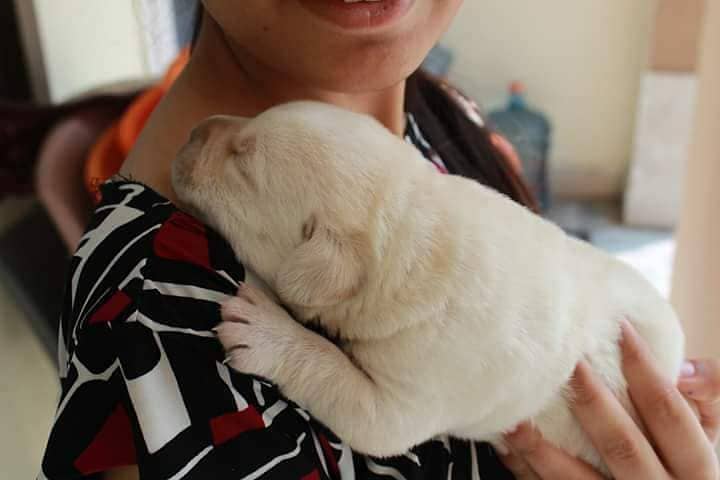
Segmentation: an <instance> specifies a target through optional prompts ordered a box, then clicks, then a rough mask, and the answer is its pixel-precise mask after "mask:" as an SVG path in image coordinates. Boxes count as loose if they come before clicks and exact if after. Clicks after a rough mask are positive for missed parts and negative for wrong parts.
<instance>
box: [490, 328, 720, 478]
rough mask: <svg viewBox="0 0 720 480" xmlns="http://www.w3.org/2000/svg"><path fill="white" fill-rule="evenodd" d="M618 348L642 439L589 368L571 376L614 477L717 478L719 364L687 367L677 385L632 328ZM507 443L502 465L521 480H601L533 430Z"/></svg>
mask: <svg viewBox="0 0 720 480" xmlns="http://www.w3.org/2000/svg"><path fill="white" fill-rule="evenodd" d="M622 347H623V371H624V373H625V377H626V378H627V380H628V389H629V391H630V396H631V398H632V400H633V403H634V405H635V408H636V410H637V411H638V413H639V415H640V417H641V419H642V425H643V427H644V430H646V431H647V436H646V435H644V434H643V429H641V427H639V426H638V425H636V423H635V421H634V420H633V419H632V418H631V416H630V415H629V414H628V413H626V412H625V411H624V410H623V408H622V407H621V405H620V403H619V402H618V401H617V400H616V399H615V398H614V396H613V395H612V394H611V393H610V391H609V390H608V389H607V388H605V387H604V385H603V384H602V382H601V381H600V380H599V379H598V378H597V377H596V376H595V375H594V374H593V373H592V371H591V370H590V368H589V367H588V366H587V364H585V363H581V364H580V365H579V366H578V368H577V370H576V373H575V376H574V378H573V387H574V389H575V391H576V393H577V398H578V401H577V402H576V404H575V406H574V413H575V415H576V417H577V419H578V421H579V422H580V423H581V424H582V425H583V427H584V429H585V431H586V433H587V434H588V436H589V437H590V439H591V440H592V441H593V443H594V444H595V446H596V448H597V449H598V451H599V452H600V453H601V455H602V456H603V459H604V460H605V462H606V464H607V465H608V467H609V469H610V471H611V472H612V474H613V475H614V477H615V479H616V480H635V479H640V478H642V479H646V478H647V479H653V480H718V479H719V478H720V467H719V466H718V458H717V456H716V454H715V452H714V445H715V444H716V443H717V442H718V438H719V436H720V362H718V361H715V360H708V361H705V360H704V361H695V362H692V363H691V364H690V365H691V366H689V368H687V369H686V371H685V373H686V375H685V376H683V377H682V378H681V379H680V382H679V384H678V386H677V387H676V386H674V385H673V384H672V382H671V381H670V380H669V379H667V378H665V377H664V376H663V375H662V373H661V372H660V371H659V370H658V368H657V367H656V366H655V364H654V362H653V358H652V354H651V353H650V351H649V349H648V348H647V346H646V345H645V344H644V342H643V341H642V340H641V339H640V337H639V336H638V335H637V333H636V332H635V331H634V330H633V328H632V327H631V326H630V325H629V324H625V326H624V327H623V344H622ZM683 395H685V397H686V398H683ZM507 440H508V443H509V445H510V447H511V450H512V453H511V454H509V455H508V456H505V457H504V459H503V460H504V462H505V464H506V465H507V467H508V468H509V469H511V470H512V471H513V473H514V474H515V475H516V477H517V478H518V480H551V479H552V480H564V479H574V480H601V479H602V478H603V477H601V476H600V475H599V474H598V473H597V472H595V471H594V470H592V469H591V468H590V467H589V466H588V465H587V464H585V463H583V462H581V461H579V460H577V459H575V458H574V457H571V456H570V455H568V454H566V453H565V452H563V451H560V450H559V449H557V448H556V447H554V446H553V445H551V444H549V443H548V442H546V441H544V440H543V439H542V437H541V435H540V434H539V433H538V432H537V431H535V430H533V429H532V427H531V426H530V425H523V426H522V427H520V428H519V429H518V430H517V431H516V432H514V433H512V434H510V435H509V436H508V437H507Z"/></svg>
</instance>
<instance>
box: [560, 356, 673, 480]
mask: <svg viewBox="0 0 720 480" xmlns="http://www.w3.org/2000/svg"><path fill="white" fill-rule="evenodd" d="M571 384H572V387H573V391H574V397H573V402H572V404H571V408H572V410H573V413H574V414H575V417H576V418H577V419H578V421H579V422H580V424H581V425H582V427H583V428H584V429H585V432H586V433H587V434H588V436H589V437H590V440H591V441H592V443H593V445H595V448H596V449H597V450H598V452H599V453H600V455H601V456H602V458H603V460H604V461H605V463H606V464H607V466H608V468H609V469H610V471H611V472H612V474H613V476H614V477H615V478H642V479H646V478H647V479H651V478H652V479H663V478H667V474H666V472H665V469H664V468H663V466H662V464H661V463H660V460H659V459H658V458H657V455H656V454H655V452H654V451H653V449H652V447H651V446H650V443H649V442H648V441H647V439H646V438H645V436H644V435H643V434H642V433H641V431H640V429H639V428H638V426H637V425H636V424H635V422H634V421H633V420H632V418H631V417H630V415H628V413H627V412H626V411H625V409H624V408H623V407H622V405H620V402H619V401H618V400H617V399H616V398H615V396H614V395H613V394H612V393H611V392H610V391H609V390H608V389H607V388H606V387H605V385H604V384H603V383H602V381H601V380H600V379H598V378H597V377H596V376H595V375H594V374H593V373H592V370H591V369H590V366H589V365H588V364H587V363H586V362H580V363H579V364H578V366H577V368H576V369H575V374H574V375H573V378H572V381H571Z"/></svg>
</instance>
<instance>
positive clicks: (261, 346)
mask: <svg viewBox="0 0 720 480" xmlns="http://www.w3.org/2000/svg"><path fill="white" fill-rule="evenodd" d="M221 314H222V319H223V322H222V323H221V324H220V325H219V326H218V327H217V328H215V332H216V333H217V335H218V338H219V339H220V342H221V343H222V345H223V347H224V348H225V352H226V363H228V364H229V365H230V366H231V367H232V368H233V369H235V370H237V371H239V372H243V373H248V374H251V375H257V376H261V377H265V378H268V379H270V380H274V379H275V377H277V376H278V373H279V372H278V368H280V365H281V364H282V359H283V358H284V357H285V355H286V354H287V352H286V351H285V350H286V349H287V348H288V347H289V346H290V345H293V344H294V343H296V340H297V339H298V337H299V336H301V335H302V332H303V329H302V327H301V326H300V325H299V324H297V323H296V322H295V320H294V319H293V318H292V317H291V316H290V314H289V313H288V312H287V311H286V310H285V309H283V308H282V307H281V306H280V305H277V304H276V303H274V302H273V301H272V300H271V299H270V298H269V297H268V296H267V295H265V294H264V293H263V292H262V291H260V290H259V289H257V288H254V287H251V286H249V285H246V284H243V285H241V286H240V288H239V289H238V292H237V295H236V296H235V297H233V298H231V299H230V300H227V301H226V302H225V303H223V305H222V309H221Z"/></svg>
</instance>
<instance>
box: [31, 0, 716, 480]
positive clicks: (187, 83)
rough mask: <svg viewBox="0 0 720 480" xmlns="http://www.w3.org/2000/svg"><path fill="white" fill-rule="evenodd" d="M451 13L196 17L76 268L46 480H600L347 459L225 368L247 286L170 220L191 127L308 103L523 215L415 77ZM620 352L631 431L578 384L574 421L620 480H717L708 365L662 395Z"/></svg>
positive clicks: (521, 455) (490, 454) (436, 2)
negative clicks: (236, 305)
mask: <svg viewBox="0 0 720 480" xmlns="http://www.w3.org/2000/svg"><path fill="white" fill-rule="evenodd" d="M461 3H462V2H461V0H376V1H361V2H346V1H343V0H244V1H233V0H204V1H203V2H202V10H201V11H202V16H201V25H200V28H199V30H198V35H197V41H196V43H195V46H194V51H193V54H192V58H191V60H190V62H189V64H188V66H187V68H186V70H185V71H184V72H183V73H182V75H181V76H180V77H179V78H178V80H177V82H176V83H175V84H174V86H173V87H172V89H171V90H170V91H169V93H168V95H167V96H166V98H165V99H164V100H163V102H162V103H161V104H160V105H159V107H158V108H157V109H156V111H155V112H154V113H153V116H152V117H151V119H150V121H149V122H148V124H147V126H146V128H145V130H144V132H143V134H142V135H141V137H140V138H139V140H138V142H137V144H136V146H135V148H134V150H133V151H132V152H131V154H130V156H129V157H128V159H127V160H126V162H125V164H124V166H123V168H122V171H121V174H120V175H121V176H119V177H117V178H115V179H113V181H111V182H109V183H107V184H106V185H105V186H104V187H103V189H102V201H101V202H100V204H99V206H98V208H97V210H96V213H95V215H94V217H93V219H92V221H91V224H90V225H89V227H88V231H87V233H86V234H85V236H84V237H83V239H82V241H81V243H80V247H79V248H78V251H77V252H76V254H75V256H74V257H73V261H72V264H71V273H70V276H69V282H68V289H67V297H66V302H65V307H64V311H63V317H62V322H61V342H60V343H61V358H60V367H61V372H60V374H61V381H62V387H63V388H62V397H61V399H60V403H59V407H58V413H57V417H56V423H55V425H54V427H53V430H52V432H51V434H50V440H49V443H48V447H47V450H46V454H45V458H44V461H43V471H42V474H41V478H47V479H49V480H54V479H70V478H86V477H89V476H91V475H94V474H101V475H104V477H105V478H109V479H118V478H177V479H179V478H215V479H224V478H228V479H229V478H247V479H259V478H262V479H271V478H277V479H295V478H297V479H327V478H329V479H339V478H342V479H347V478H358V479H360V478H367V479H371V478H401V479H403V478H405V479H445V478H453V479H463V478H467V479H477V478H491V479H496V478H497V479H501V478H513V476H514V478H518V479H521V480H522V479H543V480H544V479H560V480H562V479H564V478H567V479H589V480H591V479H598V478H601V477H600V476H599V474H598V473H597V472H595V471H593V470H592V469H591V468H589V467H588V466H587V465H586V464H583V463H582V462H580V461H578V460H576V459H574V458H572V457H570V456H569V455H567V454H565V453H564V452H562V451H559V450H557V449H555V448H553V447H551V446H550V445H548V444H547V443H545V442H543V440H542V439H541V438H539V437H538V436H537V434H535V433H534V432H533V430H532V428H531V427H529V426H521V427H519V428H518V430H517V431H515V432H513V433H511V434H509V436H508V443H509V445H510V446H511V453H510V454H508V455H505V456H500V455H498V454H497V453H495V452H494V451H493V450H492V449H491V448H490V447H488V446H487V445H484V444H473V443H468V442H462V441H458V440H456V439H452V438H438V439H435V440H433V441H430V442H428V443H426V444H424V445H421V446H419V447H417V448H415V449H413V450H412V451H411V452H408V453H407V454H406V455H404V456H400V457H395V458H389V459H374V458H369V457H363V456H361V455H358V454H355V453H353V452H351V451H350V450H349V449H348V448H347V447H346V446H344V445H343V443H342V439H338V438H336V437H335V436H334V435H333V433H332V432H330V431H328V430H327V429H326V428H325V427H323V426H322V425H320V424H319V423H318V422H317V421H315V420H314V419H312V418H311V417H310V416H309V415H308V414H307V413H306V412H304V411H303V410H301V409H299V408H298V407H297V406H295V405H293V404H292V403H291V400H292V399H289V400H288V399H284V398H282V397H281V396H280V394H279V392H278V391H277V389H276V388H275V387H274V386H273V385H271V384H269V383H267V382H266V381H264V380H263V379H260V378H254V377H249V376H244V375H239V374H237V373H235V372H233V371H231V370H230V369H229V368H228V367H227V366H225V365H223V363H222V360H223V357H224V355H223V352H222V349H221V347H220V345H219V343H218V342H217V339H216V338H215V335H214V333H213V331H212V330H213V328H214V327H215V326H216V325H217V324H218V323H219V322H220V312H219V309H218V304H219V303H220V302H222V301H223V300H225V299H227V298H229V297H231V296H232V295H234V294H235V291H236V290H237V287H238V285H239V284H240V283H241V282H248V283H249V282H251V279H250V278H249V276H248V274H247V272H246V271H245V269H244V267H243V265H241V264H239V263H238V261H237V260H236V257H235V255H234V252H233V250H232V249H231V248H230V246H229V245H228V243H227V242H226V241H225V240H224V239H223V238H221V237H220V236H219V235H218V234H217V233H215V232H214V231H213V230H211V229H209V228H208V227H206V226H204V225H202V224H201V223H200V222H199V221H197V220H196V219H195V218H193V217H192V216H190V215H189V214H187V213H183V212H181V211H179V210H178V209H177V208H176V207H175V206H174V202H175V201H176V197H175V195H174V192H173V190H172V187H171V179H170V167H171V163H172V161H173V159H174V158H175V156H176V155H177V152H178V150H179V149H180V147H181V146H182V145H183V144H184V143H185V142H186V140H187V138H188V136H189V134H190V132H191V131H192V129H193V127H194V126H195V125H196V124H198V123H200V122H201V121H202V120H203V119H205V118H207V117H209V116H212V115H216V114H224V115H237V116H244V117H252V116H255V115H257V114H259V113H260V112H263V111H265V110H267V109H268V108H270V107H272V106H274V105H277V104H280V103H285V102H288V101H291V100H297V99H315V100H320V101H324V102H327V103H331V104H334V105H337V106H340V107H343V108H346V109H350V110H353V111H357V112H361V113H365V114H368V115H371V116H373V117H375V118H376V119H377V120H378V121H380V122H381V123H382V124H383V125H384V126H385V127H387V128H388V129H389V130H390V131H392V132H394V133H395V134H397V135H398V136H403V137H406V139H407V140H408V141H409V142H411V143H413V144H414V145H416V146H417V148H418V149H420V150H421V151H422V152H423V154H424V155H425V156H426V157H427V159H428V161H429V162H432V164H434V165H435V167H436V168H437V169H438V170H441V171H449V172H450V173H455V174H461V175H464V176H467V177H469V178H472V179H475V180H477V181H479V182H482V183H484V184H486V185H488V186H490V187H492V188H494V189H496V190H498V191H500V192H501V193H504V194H506V195H507V196H509V197H510V198H512V199H513V200H515V201H517V202H519V203H522V204H525V205H527V206H530V207H532V205H533V201H532V198H531V196H530V195H529V194H528V191H527V189H526V188H525V187H524V185H523V183H522V181H521V179H520V178H519V176H518V173H517V171H516V170H515V169H514V168H513V167H512V166H511V163H510V162H509V161H507V159H506V156H505V155H504V154H503V151H502V149H499V148H498V147H497V145H498V142H497V141H494V140H493V137H492V135H491V134H490V132H489V131H488V130H487V129H486V128H484V127H483V126H482V125H479V124H478V121H477V119H476V118H475V116H474V115H471V114H470V112H468V110H467V105H466V104H467V102H465V101H463V100H461V98H462V97H460V96H459V94H457V92H455V91H454V90H452V89H451V88H450V87H448V86H446V85H443V84H442V83H440V82H438V81H436V80H434V79H432V78H430V77H429V76H427V75H425V74H423V73H422V72H420V71H418V66H419V65H420V63H421V61H422V60H423V58H424V57H425V55H426V54H427V52H428V51H429V49H430V48H431V47H432V45H433V44H434V43H435V42H436V41H437V39H438V38H439V37H440V36H441V34H442V33H443V32H444V30H445V29H446V28H447V27H448V25H449V24H450V22H451V21H452V18H453V17H454V15H455V14H456V12H457V10H458V8H459V7H460V5H461ZM196 134H197V132H196ZM268 241H272V239H268ZM622 343H623V352H624V357H623V359H624V373H625V376H626V378H627V379H628V381H629V390H630V395H631V397H632V400H633V402H634V405H635V407H636V410H637V412H638V417H639V418H633V416H631V415H630V414H628V413H626V412H625V411H624V410H623V409H622V408H621V407H620V404H619V403H617V401H616V400H615V399H614V398H613V397H612V395H610V394H609V393H608V392H607V391H606V390H605V389H604V388H603V387H602V383H601V382H600V381H599V380H598V379H597V378H596V377H595V376H594V375H593V372H592V371H590V369H589V368H588V367H587V365H585V364H583V363H581V364H580V365H579V366H578V367H577V369H576V372H575V375H574V379H573V386H574V388H575V390H576V391H577V394H578V402H577V403H576V406H575V411H574V413H575V415H576V416H577V418H578V419H579V421H580V423H581V424H582V425H583V427H584V429H585V431H586V433H587V434H588V435H589V437H590V438H591V439H592V440H593V442H594V443H595V445H596V446H597V448H598V450H599V451H600V452H601V454H602V456H603V459H604V461H605V463H606V464H607V465H608V467H609V468H610V470H611V471H612V473H613V475H614V476H615V478H617V479H619V480H624V479H635V478H648V479H683V480H717V478H718V467H717V458H716V457H715V454H714V452H713V445H714V444H715V443H716V442H717V440H718V435H719V430H720V366H719V365H718V363H717V362H716V361H709V360H699V361H693V362H689V363H688V364H687V365H686V367H685V368H684V372H683V373H684V375H683V377H682V378H681V380H680V382H679V384H678V385H677V386H675V385H673V380H674V379H667V378H663V377H662V375H660V374H659V373H658V371H657V368H656V367H655V365H654V363H653V359H652V358H651V355H649V354H648V351H647V348H646V346H645V345H644V344H643V343H642V341H640V340H639V339H638V338H637V335H636V333H635V332H634V331H633V330H632V329H631V328H625V331H624V334H623V342H622ZM318 368H319V369H320V368H322V366H321V365H318ZM356 421H358V422H362V421H363V419H361V418H358V419H356Z"/></svg>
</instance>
